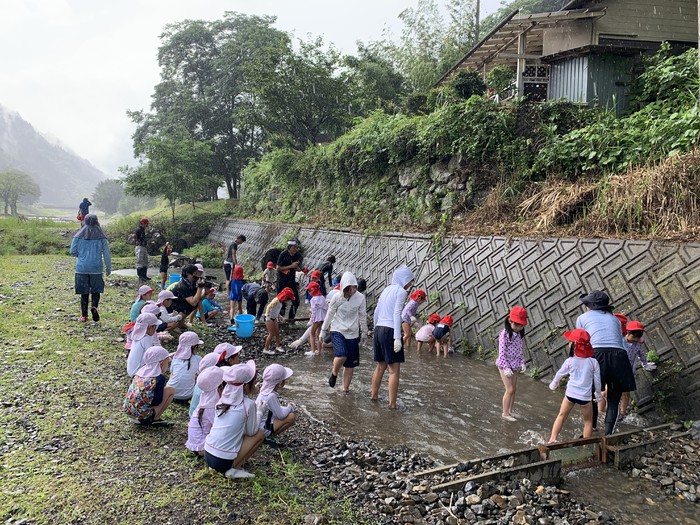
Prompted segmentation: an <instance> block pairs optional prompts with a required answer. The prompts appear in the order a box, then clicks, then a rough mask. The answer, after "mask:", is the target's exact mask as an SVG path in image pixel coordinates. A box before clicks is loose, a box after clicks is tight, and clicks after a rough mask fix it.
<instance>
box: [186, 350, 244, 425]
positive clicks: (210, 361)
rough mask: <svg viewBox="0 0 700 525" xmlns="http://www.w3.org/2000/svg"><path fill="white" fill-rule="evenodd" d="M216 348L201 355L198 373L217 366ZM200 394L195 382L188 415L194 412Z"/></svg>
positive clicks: (217, 355)
mask: <svg viewBox="0 0 700 525" xmlns="http://www.w3.org/2000/svg"><path fill="white" fill-rule="evenodd" d="M225 344H228V343H225ZM219 346H221V345H218V346H217V347H216V348H219ZM232 346H233V345H232ZM216 348H214V351H213V352H211V353H209V354H207V355H205V356H204V357H202V360H201V361H200V362H199V374H200V375H201V374H202V372H204V371H205V370H206V369H207V368H211V367H213V366H218V362H219V354H217V352H216ZM201 395H202V391H201V390H200V389H199V386H198V385H196V384H195V385H194V390H193V391H192V399H190V413H189V416H190V417H192V414H194V409H195V408H197V404H198V403H199V397H200V396H201Z"/></svg>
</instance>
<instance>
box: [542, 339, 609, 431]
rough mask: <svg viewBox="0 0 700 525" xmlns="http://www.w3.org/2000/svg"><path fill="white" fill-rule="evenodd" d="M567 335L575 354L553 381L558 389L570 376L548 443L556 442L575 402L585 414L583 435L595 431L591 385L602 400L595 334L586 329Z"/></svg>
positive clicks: (596, 395) (552, 388)
mask: <svg viewBox="0 0 700 525" xmlns="http://www.w3.org/2000/svg"><path fill="white" fill-rule="evenodd" d="M564 337H565V338H566V339H568V340H569V341H572V342H573V343H574V357H569V358H567V360H566V361H564V364H563V365H562V366H561V368H560V369H559V371H558V372H557V374H556V375H555V376H554V379H552V382H551V383H550V384H549V388H550V389H551V390H556V389H557V386H558V385H559V381H561V378H562V377H564V376H565V375H568V376H569V381H568V383H567V384H566V393H565V394H564V399H562V402H561V408H560V409H559V415H558V416H557V419H556V420H555V421H554V425H553V426H552V434H551V436H550V437H549V441H548V442H547V444H550V443H556V441H557V438H558V437H559V432H560V431H561V428H562V426H564V422H565V421H566V418H567V417H568V416H569V412H571V409H572V408H574V405H580V407H581V415H582V416H583V437H584V438H588V437H591V434H593V404H592V403H591V384H593V385H594V390H595V398H596V401H598V400H600V397H601V393H600V365H599V364H598V361H596V359H595V358H594V357H593V347H592V346H591V336H590V335H589V334H588V332H586V331H585V330H583V329H582V328H577V329H576V330H571V331H570V332H565V333H564Z"/></svg>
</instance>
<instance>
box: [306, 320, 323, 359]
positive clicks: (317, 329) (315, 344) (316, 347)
mask: <svg viewBox="0 0 700 525" xmlns="http://www.w3.org/2000/svg"><path fill="white" fill-rule="evenodd" d="M322 325H323V322H322V321H317V322H315V323H314V324H312V325H311V333H310V334H309V342H310V343H311V351H312V352H314V353H315V354H317V355H318V354H320V353H321V340H320V339H319V337H318V336H319V334H320V333H321V326H322Z"/></svg>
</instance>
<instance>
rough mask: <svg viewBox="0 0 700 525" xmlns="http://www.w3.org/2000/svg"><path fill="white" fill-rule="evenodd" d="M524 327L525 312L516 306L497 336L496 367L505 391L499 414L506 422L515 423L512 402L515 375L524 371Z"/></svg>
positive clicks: (516, 377)
mask: <svg viewBox="0 0 700 525" xmlns="http://www.w3.org/2000/svg"><path fill="white" fill-rule="evenodd" d="M525 325H527V311H526V310H525V308H523V307H522V306H516V307H514V308H512V309H511V310H510V313H509V314H508V317H506V320H505V327H504V328H503V330H502V331H501V333H500V335H499V336H498V359H496V366H497V367H498V372H499V373H500V374H501V381H503V386H504V387H505V389H506V391H505V393H504V394H503V401H502V404H503V411H502V412H501V417H502V418H503V419H505V420H506V421H515V416H513V402H514V401H515V390H516V386H517V382H518V376H517V375H515V374H516V373H517V372H519V371H522V372H524V371H525V353H524V352H523V339H524V338H525Z"/></svg>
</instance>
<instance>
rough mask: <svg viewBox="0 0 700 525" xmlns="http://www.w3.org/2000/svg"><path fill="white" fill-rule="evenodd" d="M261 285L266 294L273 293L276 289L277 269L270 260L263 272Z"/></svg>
mask: <svg viewBox="0 0 700 525" xmlns="http://www.w3.org/2000/svg"><path fill="white" fill-rule="evenodd" d="M262 285H263V287H264V288H265V291H266V292H267V295H268V296H271V295H274V293H275V290H277V270H276V269H275V263H273V262H272V261H269V262H268V263H267V268H266V269H265V271H264V272H263V276H262Z"/></svg>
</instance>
